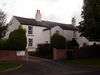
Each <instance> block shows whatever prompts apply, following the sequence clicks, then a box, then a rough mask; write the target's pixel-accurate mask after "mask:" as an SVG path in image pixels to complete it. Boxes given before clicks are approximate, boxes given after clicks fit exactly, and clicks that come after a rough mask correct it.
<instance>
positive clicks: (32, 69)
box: [0, 57, 100, 75]
mask: <svg viewBox="0 0 100 75" xmlns="http://www.w3.org/2000/svg"><path fill="white" fill-rule="evenodd" d="M28 60H29V61H27V62H25V63H24V66H23V67H22V68H20V69H18V70H15V71H10V72H4V73H0V75H100V71H99V69H97V68H91V67H89V66H83V65H70V64H67V65H64V64H60V63H57V62H54V61H51V60H47V59H42V58H37V57H33V58H30V59H28Z"/></svg>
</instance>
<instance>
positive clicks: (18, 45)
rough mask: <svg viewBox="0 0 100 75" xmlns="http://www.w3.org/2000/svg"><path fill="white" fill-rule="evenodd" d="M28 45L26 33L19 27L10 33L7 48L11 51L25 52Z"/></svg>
mask: <svg viewBox="0 0 100 75" xmlns="http://www.w3.org/2000/svg"><path fill="white" fill-rule="evenodd" d="M26 45H27V39H26V31H25V30H24V29H22V28H21V27H19V29H17V30H14V31H13V32H11V33H10V35H9V39H8V40H7V46H8V49H10V50H25V48H26Z"/></svg>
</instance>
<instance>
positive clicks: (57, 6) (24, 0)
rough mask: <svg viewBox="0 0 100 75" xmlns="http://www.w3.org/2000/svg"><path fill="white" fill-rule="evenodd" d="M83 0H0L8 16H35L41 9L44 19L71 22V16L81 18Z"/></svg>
mask: <svg viewBox="0 0 100 75" xmlns="http://www.w3.org/2000/svg"><path fill="white" fill-rule="evenodd" d="M82 6H83V0H0V8H1V9H3V10H4V11H6V13H7V15H8V17H11V16H21V17H29V18H34V17H35V13H36V10H37V9H39V10H40V11H41V14H42V19H43V20H49V21H55V22H60V23H71V18H72V17H73V16H76V17H78V18H80V14H81V10H82Z"/></svg>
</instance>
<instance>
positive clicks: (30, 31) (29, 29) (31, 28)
mask: <svg viewBox="0 0 100 75" xmlns="http://www.w3.org/2000/svg"><path fill="white" fill-rule="evenodd" d="M32 33H33V27H32V26H28V34H32Z"/></svg>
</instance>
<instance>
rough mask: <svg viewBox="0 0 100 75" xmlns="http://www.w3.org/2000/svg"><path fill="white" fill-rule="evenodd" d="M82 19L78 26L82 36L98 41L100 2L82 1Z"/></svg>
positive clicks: (99, 34) (94, 0)
mask: <svg viewBox="0 0 100 75" xmlns="http://www.w3.org/2000/svg"><path fill="white" fill-rule="evenodd" d="M82 18H83V21H81V22H80V26H79V30H80V32H81V33H82V35H83V36H85V37H87V38H88V39H90V40H94V41H97V40H99V41H100V1H99V0H84V6H83V11H82Z"/></svg>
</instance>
